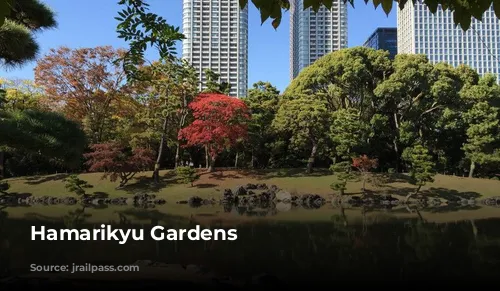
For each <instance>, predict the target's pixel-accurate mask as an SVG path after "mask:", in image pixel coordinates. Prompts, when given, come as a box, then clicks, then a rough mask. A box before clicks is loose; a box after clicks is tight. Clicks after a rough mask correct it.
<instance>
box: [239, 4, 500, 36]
mask: <svg viewBox="0 0 500 291" xmlns="http://www.w3.org/2000/svg"><path fill="white" fill-rule="evenodd" d="M239 1H240V6H241V7H242V8H243V7H245V6H246V5H247V4H248V0H239ZM251 1H252V3H253V4H254V5H255V7H257V9H259V11H260V14H261V21H262V23H264V22H265V21H266V20H268V19H272V25H273V27H274V28H278V26H279V25H280V23H281V19H282V15H283V13H282V12H283V10H285V11H286V10H289V9H290V7H291V2H292V1H293V0H251ZM341 1H344V3H349V4H351V5H352V6H353V7H354V0H341ZM364 1H365V3H366V4H368V3H369V2H371V3H372V4H373V6H374V7H375V8H378V7H379V6H382V10H383V11H384V12H385V13H386V14H389V13H390V12H391V11H392V9H393V8H394V6H396V5H397V6H399V8H400V9H402V8H403V7H404V5H405V4H406V3H407V2H409V1H412V2H413V3H415V2H417V1H422V2H423V3H424V4H425V5H426V6H427V7H428V8H429V10H430V11H431V12H432V13H436V11H437V10H438V9H439V6H440V5H441V7H442V9H444V10H450V11H453V12H454V14H453V20H454V22H455V25H460V27H461V28H462V29H464V30H468V29H469V27H470V25H471V19H472V18H475V19H478V20H481V19H482V17H483V14H484V12H485V11H486V10H488V9H489V8H490V7H491V6H492V5H493V8H494V10H495V14H496V16H497V17H498V18H500V0H364ZM335 2H337V0H304V7H303V9H307V8H311V9H313V10H314V11H316V12H317V11H318V10H319V9H320V7H322V6H325V7H326V8H331V7H332V5H333V4H334V3H335ZM394 2H396V3H394ZM394 4H396V5H394Z"/></svg>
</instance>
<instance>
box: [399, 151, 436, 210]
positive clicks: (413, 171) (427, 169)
mask: <svg viewBox="0 0 500 291" xmlns="http://www.w3.org/2000/svg"><path fill="white" fill-rule="evenodd" d="M403 159H405V160H406V161H407V162H408V163H409V164H410V175H411V177H412V178H413V181H412V182H413V183H414V184H416V185H417V189H416V190H415V192H414V193H409V194H408V195H407V196H406V198H405V202H408V201H409V200H410V198H411V197H412V196H413V195H417V194H418V192H419V191H420V189H421V188H422V186H424V185H425V184H426V183H427V182H433V181H434V176H435V175H436V173H435V171H434V168H435V166H436V165H435V163H434V161H433V160H432V156H431V155H430V153H429V150H428V149H427V148H425V147H424V146H422V145H421V144H416V145H415V146H413V147H409V148H406V149H405V151H404V153H403Z"/></svg>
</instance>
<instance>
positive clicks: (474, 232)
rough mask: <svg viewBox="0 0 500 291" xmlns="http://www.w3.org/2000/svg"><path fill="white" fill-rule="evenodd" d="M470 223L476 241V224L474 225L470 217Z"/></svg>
mask: <svg viewBox="0 0 500 291" xmlns="http://www.w3.org/2000/svg"><path fill="white" fill-rule="evenodd" d="M470 225H471V226H472V233H473V234H474V240H476V241H477V234H478V232H479V231H478V229H477V226H476V223H475V221H474V219H471V220H470Z"/></svg>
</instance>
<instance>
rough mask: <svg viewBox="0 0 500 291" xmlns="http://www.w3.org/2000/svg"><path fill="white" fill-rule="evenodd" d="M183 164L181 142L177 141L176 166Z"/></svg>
mask: <svg viewBox="0 0 500 291" xmlns="http://www.w3.org/2000/svg"><path fill="white" fill-rule="evenodd" d="M180 164H181V143H180V142H179V141H177V147H176V149H175V168H177V167H179V166H180Z"/></svg>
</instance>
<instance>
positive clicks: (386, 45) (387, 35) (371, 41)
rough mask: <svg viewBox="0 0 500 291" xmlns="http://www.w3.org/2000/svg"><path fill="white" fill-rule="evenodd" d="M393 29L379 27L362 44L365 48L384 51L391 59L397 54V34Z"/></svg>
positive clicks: (395, 29)
mask: <svg viewBox="0 0 500 291" xmlns="http://www.w3.org/2000/svg"><path fill="white" fill-rule="evenodd" d="M397 31H398V30H397V28H395V27H379V28H377V29H376V30H375V31H374V32H373V33H372V34H371V35H370V37H369V38H368V39H367V40H366V42H365V43H364V44H363V46H365V47H369V48H373V49H376V50H386V51H388V52H389V57H390V58H391V59H393V58H394V57H395V56H396V54H397V53H398V32H397Z"/></svg>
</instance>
